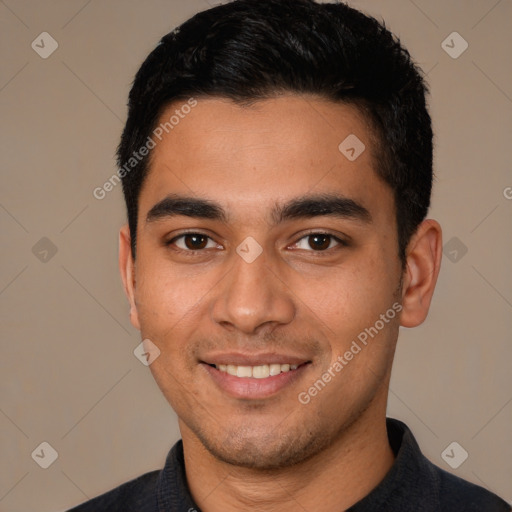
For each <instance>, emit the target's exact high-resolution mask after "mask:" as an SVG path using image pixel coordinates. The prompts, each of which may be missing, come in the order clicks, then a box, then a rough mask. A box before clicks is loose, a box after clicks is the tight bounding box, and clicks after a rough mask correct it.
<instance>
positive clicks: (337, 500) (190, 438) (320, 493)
mask: <svg viewBox="0 0 512 512" xmlns="http://www.w3.org/2000/svg"><path fill="white" fill-rule="evenodd" d="M372 409H373V410H372ZM180 428H181V429H182V436H183V447H184V454H185V467H186V475H187V481H188V485H189V488H190V491H191V494H192V496H193V498H194V501H195V502H196V503H197V505H198V506H199V507H200V508H201V510H203V512H220V511H222V512H234V511H237V512H239V511H240V510H252V509H257V510H260V511H262V512H264V511H276V510H279V511H282V512H288V511H290V512H291V511H296V510H298V509H299V510H300V509H305V510H345V509H347V508H349V507H350V506H352V505H354V504H355V503H357V502H358V501H359V500H360V499H362V498H363V497H365V496H366V495H367V494H369V493H370V492H371V490H372V489H374V488H375V487H376V486H377V485H378V484H379V483H380V482H381V481H382V479H383V478H384V476H385V475H386V473H387V472H388V471H389V470H390V468H391V466H392V465H393V461H394V454H393V451H392V449H391V447H390V445H389V441H388V437H387V431H386V417H385V403H384V409H382V407H379V408H377V409H376V408H370V409H368V410H367V411H366V412H365V413H363V414H362V415H361V416H360V417H359V418H358V419H357V420H356V421H355V422H354V423H353V424H352V425H350V427H348V428H347V429H346V430H345V431H344V432H343V433H342V434H341V435H340V436H339V438H338V439H336V440H335V441H334V442H333V444H332V445H331V446H330V447H329V448H328V449H326V450H324V451H322V452H321V453H318V454H316V455H315V456H314V457H312V458H310V459H308V460H306V461H304V462H302V463H300V464H297V465H294V466H292V467H288V468H282V469H276V470H266V471H262V470H254V469H248V468H242V467H237V466H232V465H230V464H226V463H224V462H222V461H219V460H218V459H216V458H215V457H213V456H212V455H211V454H210V453H209V452H208V451H207V450H206V449H205V448H204V446H203V445H202V444H201V443H200V441H199V440H198V439H197V438H196V437H195V436H194V435H193V434H192V433H191V432H190V431H189V430H187V428H186V427H185V426H184V425H182V424H181V423H180Z"/></svg>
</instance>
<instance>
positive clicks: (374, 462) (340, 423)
mask: <svg viewBox="0 0 512 512" xmlns="http://www.w3.org/2000/svg"><path fill="white" fill-rule="evenodd" d="M176 106H178V107H179V105H176V104H174V105H170V106H169V111H168V112H165V113H164V114H163V116H162V119H166V118H167V117H168V115H169V112H172V111H173V110H174V109H175V108H176ZM349 134H356V135H357V137H358V138H359V139H360V140H361V141H363V143H364V144H365V146H366V150H365V151H364V152H363V153H362V154H361V155H360V156H359V157H358V158H357V159H356V160H355V161H352V162H351V161H349V160H348V159H347V158H346V157H345V156H344V155H343V154H341V152H340V151H339V150H338V145H339V144H340V142H341V141H343V140H344V139H345V138H346V137H347V136H348V135H349ZM373 148H374V139H373V138H372V133H371V131H370V129H369V127H368V126H367V124H366V123H365V119H364V118H363V117H362V116H361V115H360V114H359V112H358V111H357V110H356V109H355V108H354V107H351V106H347V105H341V104H336V103H333V102H330V101H328V100H325V99H321V98H319V97H315V96H299V95H293V94H289V95H284V96H280V97H276V98H273V99H266V100H260V101H258V102H256V103H254V104H253V105H252V106H245V107H243V106H239V105H237V104H235V103H233V102H231V101H229V100H227V99H221V98H208V99H206V98H198V104H197V106H196V107H195V108H193V109H192V111H191V112H190V114H188V115H187V116H186V118H185V119H183V120H181V121H180V123H179V124H178V125H177V126H176V127H175V128H174V129H173V130H172V131H171V132H169V134H167V135H166V136H165V137H164V138H163V139H162V141H161V142H160V143H158V145H157V146H156V147H155V149H154V150H153V154H152V161H151V166H150V172H149V174H148V177H147V180H146V181H145V183H144V185H143V188H142V190H141V194H140V202H139V212H138V227H137V255H136V260H135V261H134V259H133V255H132V253H131V250H130V233H129V229H128V226H124V227H123V228H122V229H121V231H120V257H119V264H120V269H121V275H122V278H123V283H124V287H125V290H126V294H127V297H128V299H129V302H130V306H131V312H130V316H131V321H132V324H133V325H134V326H135V327H136V328H137V329H140V331H141V335H142V338H143V339H146V338H148V339H150V340H151V341H152V342H153V343H154V344H155V345H156V346H158V348H159V349H160V351H161V353H160V356H159V357H158V358H157V359H156V360H155V361H154V362H153V363H152V364H151V366H150V369H151V371H152V373H153V376H154V378H155V380H156V382H157V383H158V385H159V387H160V389H161V390H162V392H163V394H164V395H165V397H166V398H167V400H168V402H169V404H170V405H171V406H172V407H173V409H174V410H175V411H176V413H177V415H178V418H179V426H180V430H181V434H182V439H183V445H184V453H185V464H186V474H187V480H188V484H189V487H190V490H191V493H192V496H193V498H194V500H195V501H196V502H197V504H198V506H199V507H200V508H201V509H202V510H203V511H206V512H216V511H220V510H222V511H224V512H226V511H235V510H237V511H239V510H255V509H257V510H261V511H267V510H268V511H270V510H280V511H281V510H282V511H288V510H289V511H292V510H293V511H296V510H300V509H301V508H303V509H305V510H326V511H328V510H342V509H345V508H348V507H350V506H351V505H353V504H354V503H356V502H357V501H358V500H360V499H361V498H363V497H364V496H366V495H367V494H368V493H369V492H370V491H371V490H372V489H373V488H374V487H375V486H376V485H377V484H378V483H379V482H380V481H381V480H382V479H383V477H384V476H385V474H386V473H387V472H388V471H389V469H390V467H391V466H392V464H393V460H394V455H393V452H392V450H391V448H390V446H389V443H388V439H387V433H386V424H385V417H386V402H387V394H388V386H389V379H390V373H391V366H392V361H393V355H394V351H395V346H396V341H397V336H398V327H399V325H402V326H406V327H414V326H416V325H419V324H421V323H422V322H423V321H424V319H425V318H426V316H427V313H428V308H429V305H430V301H431V298H432V294H433V292H434V287H435V283H436V280H437V276H438V272H439V268H440V261H441V250H442V242H441V228H440V226H439V224H438V223H437V222H435V221H433V220H426V221H424V222H423V223H422V224H421V225H420V226H419V228H418V230H417V232H416V234H415V235H414V236H413V238H412V239H411V241H410V243H409V245H408V248H407V264H406V267H405V269H403V267H402V265H401V262H400V260H399V257H398V245H397V230H396V222H395V205H394V200H393V194H392V190H391V189H390V187H389V186H388V185H387V184H385V183H384V182H383V181H382V180H381V179H380V178H379V177H378V176H377V174H376V173H375V172H374V170H373V169H374V167H375V163H376V161H377V160H376V158H375V154H374V149H373ZM322 193H336V194H339V195H343V196H344V197H348V198H351V199H353V200H354V201H355V202H357V203H358V204H360V205H362V206H363V207H364V208H366V209H367V210H368V212H369V213H370V215H371V222H367V221H365V220H362V219H359V218H334V217H331V216H317V217H313V218H298V219H291V220H287V221H285V222H283V223H280V224H274V223H273V222H272V219H271V216H270V212H271V209H272V208H273V207H274V205H275V204H276V203H277V204H283V203H285V202H287V201H289V200H291V199H293V198H296V197H299V196H304V195H308V194H322ZM168 194H181V195H186V196H192V197H199V198H203V199H209V200H212V201H215V202H217V203H219V204H220V205H221V206H222V208H223V209H224V210H225V211H226V213H227V215H228V219H227V221H226V222H222V221H219V220H211V219H202V218H191V217H186V216H183V215H180V216H167V217H161V218H158V219H156V220H153V221H149V222H148V221H147V220H146V217H147V214H148V212H149V211H150V210H151V208H152V207H153V206H154V205H155V204H156V203H158V202H159V201H161V200H162V199H164V198H165V197H166V196H167V195H168ZM184 230H187V231H190V232H192V233H194V232H195V233H197V232H199V233H200V234H203V235H206V236H208V237H210V238H209V239H206V241H205V242H204V244H203V246H204V248H202V249H200V250H197V251H196V252H195V253H192V252H189V253H185V251H186V250H187V247H192V248H193V247H197V246H194V245H193V244H191V243H190V237H189V238H185V239H184V238H181V239H178V240H175V241H174V242H173V243H172V244H171V245H166V244H165V242H166V241H170V240H173V239H174V237H176V236H178V235H180V234H182V232H183V231H184ZM310 231H313V232H327V233H329V234H332V235H333V236H334V237H338V238H340V239H341V240H345V241H348V245H346V246H345V245H341V244H339V243H338V242H336V240H335V239H333V238H329V237H328V238H327V239H326V243H325V245H326V246H328V248H327V249H323V250H319V249H318V244H316V242H315V240H313V241H312V239H311V237H308V236H307V235H308V234H310ZM249 236H250V237H253V238H254V239H255V240H256V241H257V242H258V244H259V245H260V246H261V249H262V253H261V254H260V255H259V256H258V257H257V258H256V259H255V260H254V261H253V262H252V263H247V261H245V260H244V259H243V258H242V257H240V255H239V254H238V253H237V252H236V248H237V247H238V246H239V245H240V244H241V242H242V241H243V240H244V239H246V238H247V237H249ZM187 240H188V242H189V245H186V241H187ZM324 240H325V239H323V240H320V245H322V242H323V241H324ZM322 247H323V246H322ZM180 248H181V249H182V250H181V252H180V251H179V249H180ZM189 251H190V249H189ZM395 303H399V304H401V305H402V308H403V309H402V311H401V313H400V315H397V316H396V317H395V318H394V319H392V320H389V322H387V323H386V324H385V326H384V327H383V328H382V329H381V330H379V332H378V334H377V335H376V336H375V337H374V338H372V339H370V340H369V342H368V345H367V346H366V347H364V348H363V349H362V350H361V351H360V352H359V353H358V354H357V355H355V356H354V358H353V359H352V360H351V361H349V362H348V364H347V365H346V366H344V368H343V370H342V371H341V372H338V373H336V376H335V377H334V378H332V380H331V381H330V382H329V383H328V384H327V385H326V386H325V387H324V388H323V389H322V390H321V391H320V392H319V393H318V394H317V395H316V396H314V397H313V398H311V401H310V402H309V403H308V404H302V403H300V402H299V400H298V398H297V397H298V395H299V393H300V392H303V391H307V390H308V389H309V388H310V387H311V386H312V385H313V383H314V382H315V381H317V380H318V379H319V378H321V376H322V375H323V374H324V373H325V372H326V371H327V370H328V369H329V368H330V367H332V365H333V364H334V362H335V361H336V359H337V357H338V356H340V355H343V354H344V353H345V352H346V351H347V350H348V349H349V347H350V345H351V343H352V341H353V340H356V339H357V336H358V334H359V333H361V332H362V331H364V329H365V328H368V327H370V326H374V325H375V323H376V321H377V320H378V319H379V318H380V315H381V314H384V313H385V312H386V311H387V310H388V309H389V308H391V306H392V305H393V304H395ZM221 352H243V353H247V354H252V353H261V352H270V353H280V354H294V355H300V356H301V357H303V358H304V359H307V360H309V361H310V364H308V365H307V366H306V367H305V368H304V369H303V370H302V371H301V372H300V376H299V377H298V378H297V379H295V380H294V381H293V382H291V383H290V384H289V385H288V386H286V387H284V388H283V389H281V390H280V391H278V392H277V393H275V394H273V395H272V396H269V397H266V398H260V399H252V398H250V397H246V398H239V397H236V398H235V397H233V396H230V395H229V394H227V393H226V392H225V391H224V390H222V389H221V388H219V386H217V385H216V383H215V382H213V380H212V378H211V376H210V374H209V373H208V372H207V371H205V368H204V365H202V364H200V361H204V360H207V359H208V357H210V356H211V354H213V353H221Z"/></svg>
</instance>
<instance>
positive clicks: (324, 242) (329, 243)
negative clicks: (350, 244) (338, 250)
mask: <svg viewBox="0 0 512 512" xmlns="http://www.w3.org/2000/svg"><path fill="white" fill-rule="evenodd" d="M333 242H334V244H333ZM336 245H337V246H346V245H347V244H346V243H345V242H344V241H343V240H340V239H339V238H338V237H336V236H334V235H330V234H329V233H310V234H309V235H306V236H303V237H302V238H301V239H300V240H299V241H298V242H296V244H295V247H296V248H298V249H305V250H307V251H311V250H313V252H325V251H327V250H328V249H332V248H334V247H335V246H336Z"/></svg>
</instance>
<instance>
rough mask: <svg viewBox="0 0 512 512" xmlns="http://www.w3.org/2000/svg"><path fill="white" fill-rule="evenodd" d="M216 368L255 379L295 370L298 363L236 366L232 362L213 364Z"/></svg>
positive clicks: (237, 375) (230, 373)
mask: <svg viewBox="0 0 512 512" xmlns="http://www.w3.org/2000/svg"><path fill="white" fill-rule="evenodd" d="M215 367H216V368H217V370H220V371H221V372H225V373H228V374H229V375H234V376H236V377H253V378H255V379H266V378H267V377H273V376H274V375H279V374H280V373H286V372H289V371H290V370H296V369H297V368H298V367H299V365H298V364H287V363H286V364H263V365H259V366H236V365H234V364H218V365H215Z"/></svg>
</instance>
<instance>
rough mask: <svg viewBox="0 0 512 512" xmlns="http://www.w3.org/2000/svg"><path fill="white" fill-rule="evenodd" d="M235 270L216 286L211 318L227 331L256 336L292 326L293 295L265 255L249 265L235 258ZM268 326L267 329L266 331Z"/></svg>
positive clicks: (237, 257) (233, 268)
mask: <svg viewBox="0 0 512 512" xmlns="http://www.w3.org/2000/svg"><path fill="white" fill-rule="evenodd" d="M233 260H234V262H233V266H232V267H231V269H230V270H229V272H228V273H227V275H226V276H225V278H224V279H222V281H221V282H219V284H218V285H217V286H218V288H217V293H216V295H215V298H214V301H213V305H212V309H211V314H212V318H213V321H214V322H216V323H217V324H219V325H221V326H223V327H224V328H226V329H230V330H233V329H236V330H239V331H241V332H243V333H245V334H248V335H249V334H257V333H258V332H259V331H260V330H262V329H265V330H267V329H269V330H273V329H274V328H275V327H277V326H278V325H283V324H288V323H290V322H291V321H292V320H293V318H294V316H295V312H296V309H295V304H294V302H293V300H292V297H293V295H292V293H291V291H290V290H289V288H288V287H287V286H286V283H285V282H284V280H283V279H282V278H280V277H279V275H278V270H277V268H276V267H277V265H272V266H271V261H270V258H268V257H267V256H266V255H265V252H263V253H262V254H260V255H259V256H258V257H257V258H256V259H255V260H254V261H252V262H248V261H246V260H244V259H243V258H242V257H240V256H239V255H238V254H234V257H233ZM263 326H265V327H263Z"/></svg>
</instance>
